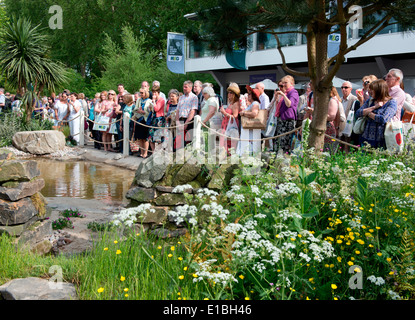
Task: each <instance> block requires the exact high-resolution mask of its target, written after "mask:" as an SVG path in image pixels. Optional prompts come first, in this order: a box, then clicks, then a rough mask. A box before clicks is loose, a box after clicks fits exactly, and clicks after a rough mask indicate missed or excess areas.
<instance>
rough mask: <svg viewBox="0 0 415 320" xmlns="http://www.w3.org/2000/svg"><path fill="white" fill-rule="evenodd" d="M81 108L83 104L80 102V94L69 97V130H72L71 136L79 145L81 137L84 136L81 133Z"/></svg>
mask: <svg viewBox="0 0 415 320" xmlns="http://www.w3.org/2000/svg"><path fill="white" fill-rule="evenodd" d="M81 108H82V104H81V102H80V101H79V100H78V94H76V93H71V94H70V96H69V117H68V121H69V129H70V130H71V136H72V138H73V139H74V140H75V141H76V143H79V135H80V134H83V133H81V132H80V125H81V117H80V114H81Z"/></svg>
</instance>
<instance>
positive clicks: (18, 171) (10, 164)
mask: <svg viewBox="0 0 415 320" xmlns="http://www.w3.org/2000/svg"><path fill="white" fill-rule="evenodd" d="M38 176H40V171H39V169H38V167H37V162H36V161H34V160H12V161H6V162H4V163H3V164H2V166H1V170H0V183H2V182H7V181H30V180H32V179H33V178H36V177H38Z"/></svg>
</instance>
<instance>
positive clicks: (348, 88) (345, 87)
mask: <svg viewBox="0 0 415 320" xmlns="http://www.w3.org/2000/svg"><path fill="white" fill-rule="evenodd" d="M341 88H342V89H349V88H350V87H341Z"/></svg>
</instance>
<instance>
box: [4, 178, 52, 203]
mask: <svg viewBox="0 0 415 320" xmlns="http://www.w3.org/2000/svg"><path fill="white" fill-rule="evenodd" d="M16 184H17V185H16V186H15V187H4V186H2V187H0V199H3V200H10V201H17V200H20V199H23V198H26V197H31V196H33V195H34V194H35V193H38V192H40V191H41V190H42V189H43V187H44V186H45V180H43V179H41V178H38V179H34V180H32V181H28V182H20V183H19V182H16Z"/></svg>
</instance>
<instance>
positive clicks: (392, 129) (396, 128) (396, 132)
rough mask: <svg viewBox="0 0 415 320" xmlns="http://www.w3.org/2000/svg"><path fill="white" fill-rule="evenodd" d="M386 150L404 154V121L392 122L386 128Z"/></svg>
mask: <svg viewBox="0 0 415 320" xmlns="http://www.w3.org/2000/svg"><path fill="white" fill-rule="evenodd" d="M385 143H386V148H387V149H388V150H389V151H390V152H397V153H399V152H402V151H403V149H404V141H403V126H402V121H390V122H388V123H387V124H386V127H385Z"/></svg>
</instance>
